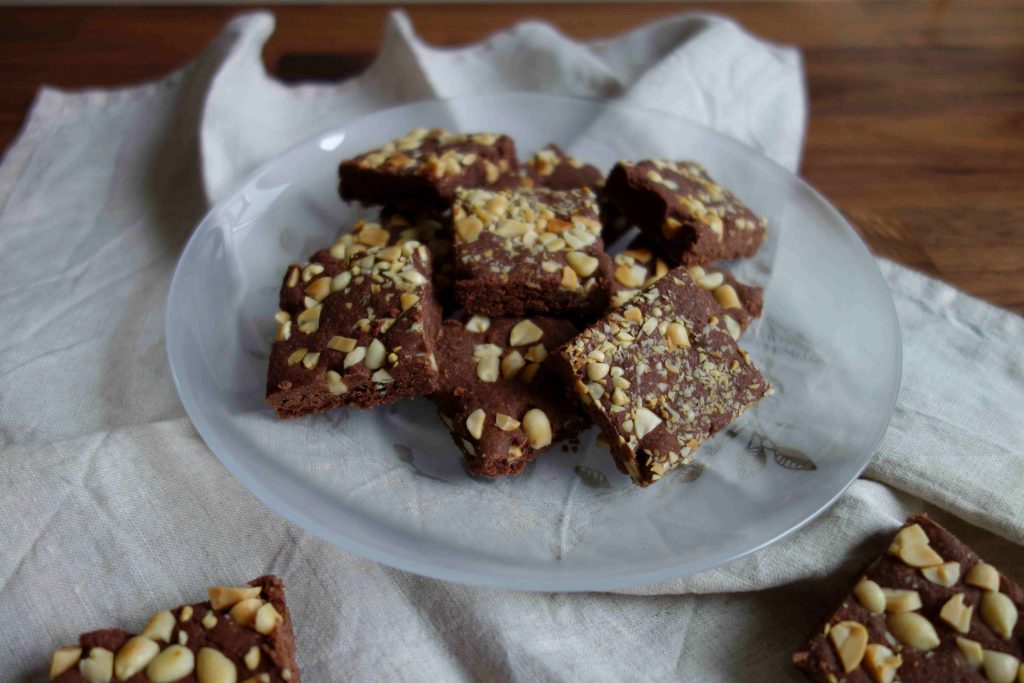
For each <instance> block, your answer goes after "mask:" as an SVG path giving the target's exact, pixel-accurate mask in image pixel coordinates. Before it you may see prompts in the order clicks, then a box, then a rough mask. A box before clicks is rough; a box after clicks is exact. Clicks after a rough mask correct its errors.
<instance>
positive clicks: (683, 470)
mask: <svg viewBox="0 0 1024 683" xmlns="http://www.w3.org/2000/svg"><path fill="white" fill-rule="evenodd" d="M702 474H704V463H702V462H691V463H690V464H689V465H683V466H681V467H677V468H676V476H675V480H676V482H677V483H679V484H690V483H692V482H695V481H697V479H698V478H700V475H702Z"/></svg>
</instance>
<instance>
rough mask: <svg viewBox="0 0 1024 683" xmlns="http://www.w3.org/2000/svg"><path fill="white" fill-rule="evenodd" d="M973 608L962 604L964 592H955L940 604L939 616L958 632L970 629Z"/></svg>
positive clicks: (965, 631)
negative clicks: (944, 602)
mask: <svg viewBox="0 0 1024 683" xmlns="http://www.w3.org/2000/svg"><path fill="white" fill-rule="evenodd" d="M973 613H974V608H973V607H970V606H968V605H965V604H964V594H963V593H957V594H956V595H954V596H953V597H951V598H950V599H949V600H947V601H946V604H944V605H943V606H942V609H941V610H940V611H939V618H940V619H942V620H943V621H944V622H946V623H947V624H949V625H950V626H951V627H953V629H954V630H956V631H959V632H960V633H967V632H968V631H970V630H971V615H972V614H973Z"/></svg>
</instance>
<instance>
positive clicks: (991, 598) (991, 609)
mask: <svg viewBox="0 0 1024 683" xmlns="http://www.w3.org/2000/svg"><path fill="white" fill-rule="evenodd" d="M981 618H982V619H983V620H984V621H985V623H986V624H987V625H988V627H989V628H990V629H992V631H993V632H995V634H996V635H997V636H999V637H1000V638H1007V639H1008V638H1009V637H1010V636H1011V635H1013V628H1014V626H1016V625H1017V606H1016V605H1014V604H1013V600H1010V598H1009V597H1008V596H1007V595H1005V594H1003V593H999V592H997V591H985V592H984V593H982V595H981Z"/></svg>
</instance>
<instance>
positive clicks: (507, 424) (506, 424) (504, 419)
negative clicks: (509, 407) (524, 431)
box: [494, 413, 520, 432]
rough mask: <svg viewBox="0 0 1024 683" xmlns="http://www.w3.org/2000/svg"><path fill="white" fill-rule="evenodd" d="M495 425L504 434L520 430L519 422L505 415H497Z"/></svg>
mask: <svg viewBox="0 0 1024 683" xmlns="http://www.w3.org/2000/svg"><path fill="white" fill-rule="evenodd" d="M494 424H495V425H496V426H497V427H498V429H500V430H501V431H503V432H511V431H512V430H514V429H518V428H519V424H520V423H519V420H517V419H515V418H514V417H512V416H511V415H503V414H502V413H497V414H496V415H495V416H494Z"/></svg>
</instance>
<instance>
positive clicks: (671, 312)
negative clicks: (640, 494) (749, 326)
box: [558, 267, 769, 486]
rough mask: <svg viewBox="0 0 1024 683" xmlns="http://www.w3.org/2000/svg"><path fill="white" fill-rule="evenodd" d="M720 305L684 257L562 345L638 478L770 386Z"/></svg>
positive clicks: (649, 477) (566, 371) (579, 384)
mask: <svg viewBox="0 0 1024 683" xmlns="http://www.w3.org/2000/svg"><path fill="white" fill-rule="evenodd" d="M720 314H721V308H720V307H719V306H718V305H717V303H716V302H715V300H714V299H713V298H712V297H711V295H710V294H709V293H708V292H707V291H705V290H703V289H701V288H700V287H699V286H698V285H697V284H696V283H695V282H694V281H693V278H692V277H690V274H689V272H687V270H686V268H685V267H680V268H676V269H675V270H672V271H669V273H668V274H667V275H665V276H664V277H663V278H661V279H660V280H658V281H657V282H655V283H653V284H652V285H650V286H649V287H647V288H646V289H644V290H642V291H641V292H640V293H639V294H637V295H636V296H634V297H633V298H632V299H631V300H630V301H628V302H627V303H626V304H624V305H623V306H622V307H621V308H619V309H616V310H614V311H612V312H611V313H610V314H608V315H607V316H606V317H605V318H603V319H602V320H600V321H598V322H597V323H595V324H594V325H591V326H590V327H588V328H587V329H586V330H584V331H583V333H581V334H580V335H579V336H578V337H576V338H575V339H573V340H572V341H571V342H569V344H567V345H566V346H565V347H563V348H562V349H561V350H560V352H559V363H558V366H559V368H560V370H561V371H562V373H563V376H564V377H565V378H566V381H567V382H568V383H569V384H571V385H572V386H574V387H576V390H577V392H578V394H579V396H580V399H581V401H582V403H583V406H584V409H585V410H586V411H587V413H588V414H589V415H590V416H591V417H592V418H593V420H594V422H595V423H597V425H598V426H599V427H600V428H601V431H602V432H603V433H604V435H605V438H606V439H607V440H608V442H609V444H610V448H611V451H612V455H613V456H614V457H615V462H616V465H617V466H618V467H619V469H620V470H621V471H622V472H624V473H626V474H629V476H630V477H631V478H632V479H633V482H634V483H635V484H637V485H639V486H648V485H649V484H651V483H653V482H655V481H657V480H658V479H660V478H661V477H662V476H663V475H664V474H665V473H666V472H667V471H668V470H670V469H672V468H674V467H678V466H680V465H683V464H686V463H688V462H689V461H690V460H691V458H692V455H693V453H694V451H696V450H697V448H698V446H700V444H702V443H703V442H704V441H705V440H707V439H708V438H710V437H711V436H712V435H714V434H715V433H717V432H718V431H719V430H721V429H722V428H723V427H725V426H726V425H728V424H729V423H731V422H732V421H733V420H735V419H736V418H737V417H738V416H739V415H740V414H741V413H742V412H743V411H744V410H746V409H747V408H748V407H750V406H751V405H753V404H754V403H756V402H757V401H758V400H760V399H761V397H763V396H764V395H765V394H766V393H767V392H768V390H769V386H768V383H767V382H766V381H765V379H764V378H763V377H762V376H761V373H760V372H759V371H758V370H757V368H756V367H754V365H753V363H752V362H751V360H750V357H749V356H748V355H747V353H746V352H745V351H743V350H742V349H740V348H739V347H738V346H737V345H736V340H735V339H733V337H732V335H730V334H729V333H728V332H727V331H726V330H725V329H723V328H722V326H721V324H720V321H719V316H720Z"/></svg>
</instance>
